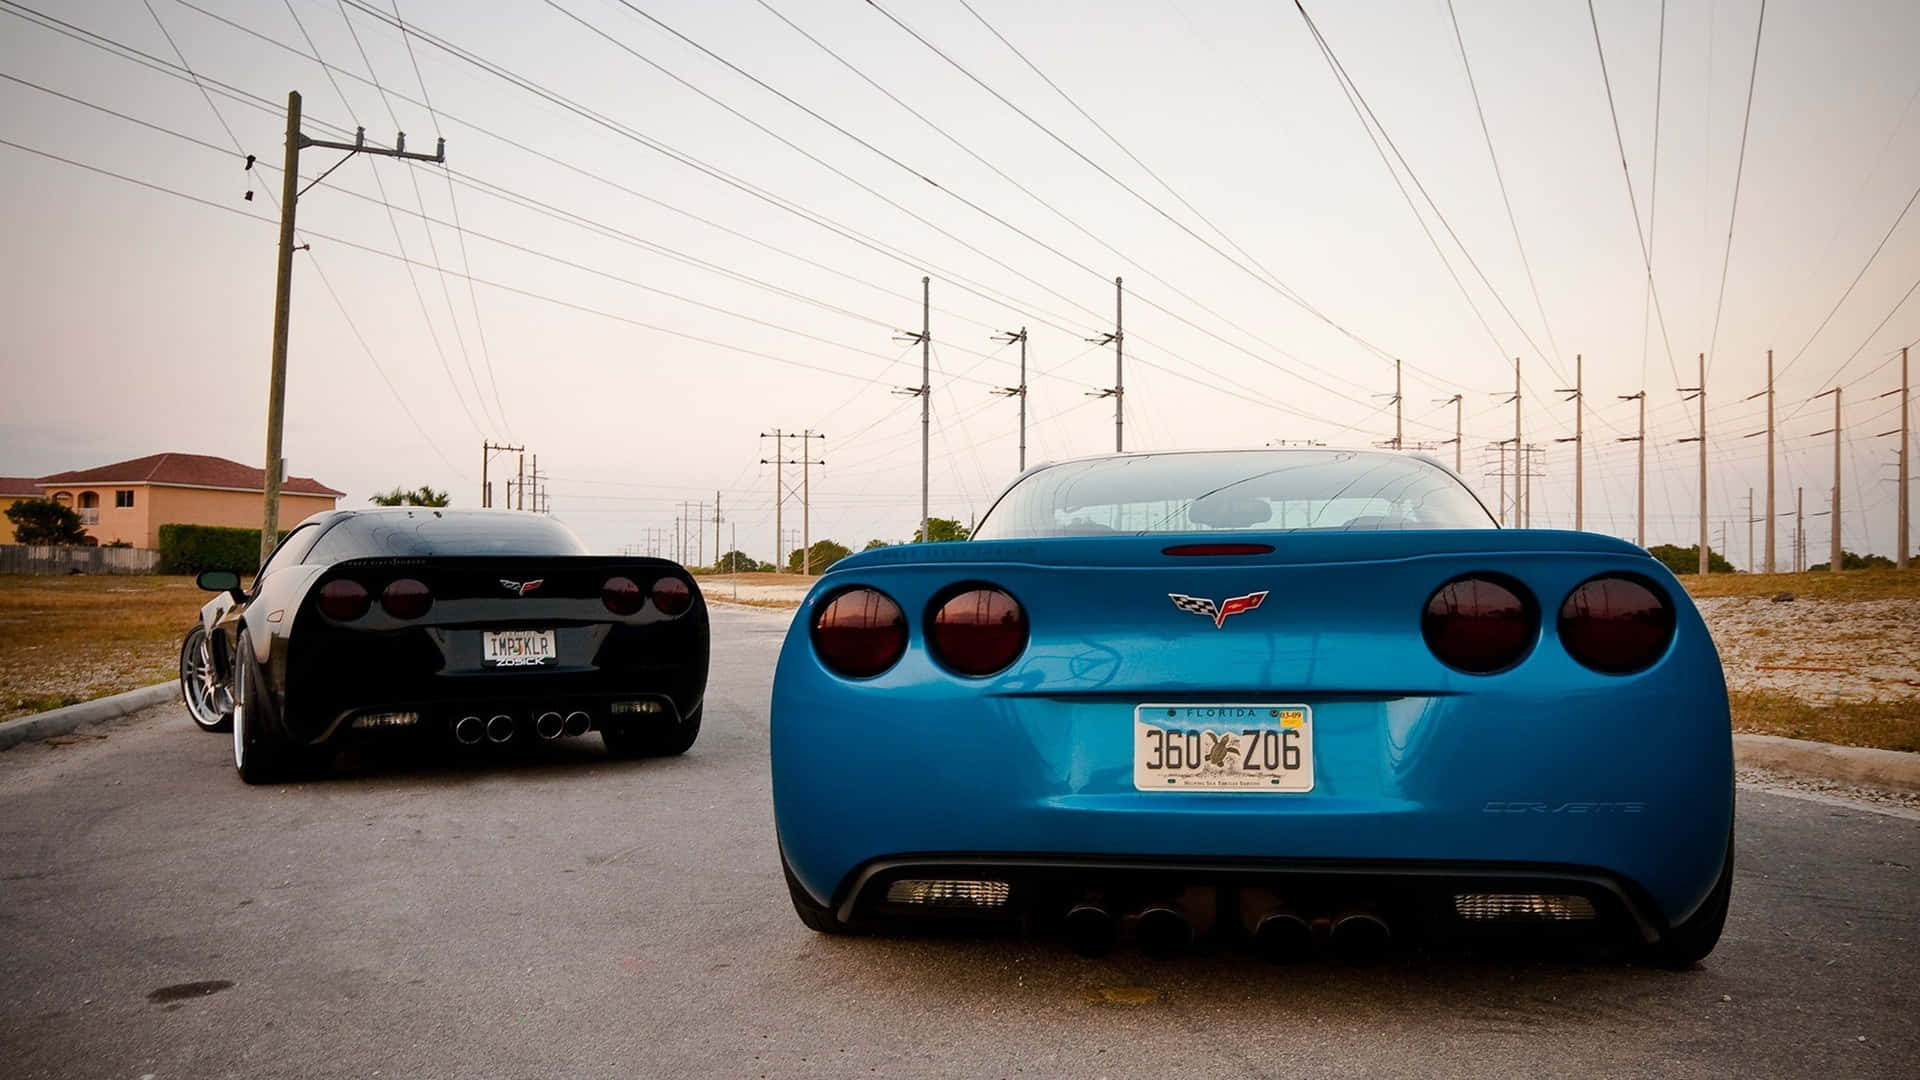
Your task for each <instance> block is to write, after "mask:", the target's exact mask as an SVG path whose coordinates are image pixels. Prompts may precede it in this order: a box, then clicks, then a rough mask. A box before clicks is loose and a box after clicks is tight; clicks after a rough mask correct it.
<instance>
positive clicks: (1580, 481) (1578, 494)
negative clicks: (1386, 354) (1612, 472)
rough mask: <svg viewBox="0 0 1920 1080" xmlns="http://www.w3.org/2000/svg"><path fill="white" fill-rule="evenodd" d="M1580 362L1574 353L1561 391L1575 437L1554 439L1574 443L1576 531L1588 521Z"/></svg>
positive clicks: (1581, 529) (1582, 528)
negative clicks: (1568, 385) (1569, 378)
mask: <svg viewBox="0 0 1920 1080" xmlns="http://www.w3.org/2000/svg"><path fill="white" fill-rule="evenodd" d="M1580 362H1581V358H1580V354H1579V353H1574V354H1573V389H1571V390H1561V391H1560V393H1562V394H1567V395H1570V396H1569V397H1568V399H1567V400H1569V401H1571V402H1573V438H1571V439H1555V440H1553V441H1554V442H1570V443H1572V444H1573V531H1575V532H1581V531H1583V530H1584V529H1585V528H1586V522H1587V518H1586V484H1585V476H1584V474H1583V472H1582V468H1581V459H1582V458H1584V457H1585V456H1586V455H1585V453H1583V451H1584V450H1585V449H1586V441H1585V438H1584V432H1583V429H1582V427H1581V421H1582V419H1583V418H1584V415H1585V413H1586V411H1587V408H1586V403H1585V402H1583V401H1582V400H1581V396H1580V390H1581V386H1582V382H1581V371H1580ZM1396 366H1397V361H1396Z"/></svg>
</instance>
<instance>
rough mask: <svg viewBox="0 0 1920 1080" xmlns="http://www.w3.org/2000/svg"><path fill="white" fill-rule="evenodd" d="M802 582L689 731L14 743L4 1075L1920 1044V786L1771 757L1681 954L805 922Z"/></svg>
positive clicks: (1510, 1067)
mask: <svg viewBox="0 0 1920 1080" xmlns="http://www.w3.org/2000/svg"><path fill="white" fill-rule="evenodd" d="M787 618H788V616H787V615H786V613H783V612H775V613H768V612H760V611H754V610H744V609H738V608H726V609H716V611H715V613H714V619H713V625H714V632H715V641H714V654H715V656H716V657H717V658H719V659H718V661H717V663H716V665H715V668H714V673H713V685H712V690H711V692H710V696H709V698H708V705H707V710H706V730H705V732H704V733H703V734H702V736H701V739H700V742H699V743H698V744H697V745H696V746H695V747H694V749H693V750H692V752H690V753H689V754H688V755H687V756H686V757H684V758H679V759H674V760H668V761H648V762H636V763H614V762H609V761H607V760H606V759H605V758H604V757H603V755H602V754H601V751H600V745H599V740H598V738H597V737H588V738H583V739H578V740H563V741H562V743H560V744H558V745H555V746H549V747H544V748H534V752H529V753H526V754H524V755H522V756H521V757H519V758H518V759H516V760H510V761H504V762H493V763H486V764H467V765H455V764H450V763H446V762H433V761H429V762H422V761H413V762H407V763H394V762H386V763H374V764H369V765H353V764H351V763H349V767H348V768H346V769H344V770H343V771H341V772H339V773H338V774H337V775H334V776H333V777H331V778H329V779H325V780H322V781H316V782H307V783H300V784H293V785H288V786H284V787H277V788H264V789H259V788H247V787H245V786H243V785H242V784H241V783H240V782H239V780H238V779H237V778H236V777H235V776H234V774H233V767H232V762H231V759H230V757H229V752H230V746H229V743H228V740H227V739H225V738H224V737H215V736H207V735H201V734H199V733H197V732H196V731H194V730H193V728H192V726H191V725H190V723H189V721H188V720H187V718H186V716H185V714H184V713H183V712H182V711H181V710H180V709H179V708H178V707H171V706H170V707H167V708H162V709H155V710H150V711H149V712H147V713H145V714H139V715H136V716H134V717H130V718H127V719H125V720H122V721H117V722H114V723H112V724H109V725H107V726H105V727H102V728H91V729H87V730H88V732H90V733H92V734H91V735H88V736H86V737H81V738H77V739H69V740H65V741H63V742H61V743H59V744H30V745H25V746H21V747H19V748H16V749H14V750H11V751H8V752H6V753H4V754H0V1012H3V1013H4V1019H3V1020H0V1074H5V1075H7V1076H13V1077H42V1076H49V1077H53V1076H59V1077H64V1076H74V1077H127V1078H139V1077H145V1076H152V1077H155V1078H169V1077H193V1078H201V1077H228V1076H232V1077H261V1076H302V1077H305V1076H329V1077H330V1076H355V1077H373V1076H380V1077H413V1076H424V1077H438V1076H461V1077H467V1076H476V1077H554V1076H622V1077H624V1076H663V1077H665V1076H671V1077H683V1076H688V1077H690V1076H722V1077H760V1076H851V1075H877V1076H961V1075H965V1076H974V1077H1000V1076H1043V1077H1045V1076H1089V1077H1091V1076H1114V1077H1121V1076H1156V1077H1160V1076H1197V1077H1228V1076H1243V1075H1244V1076H1271V1077H1280V1078H1286V1080H1296V1078H1300V1077H1311V1076H1324V1075H1364V1076H1402V1075H1404V1076H1448V1075H1453V1076H1474V1077H1484V1076H1536V1075H1555V1076H1601V1075H1605V1076H1635V1075H1646V1076H1652V1075H1658V1076H1663V1077H1688V1076H1735V1075H1738V1076H1815V1075H1817V1076H1820V1077H1822V1078H1823V1080H1831V1078H1836V1077H1846V1076H1876V1077H1888V1076H1915V1075H1920V1023H1916V1021H1920V869H1917V868H1920V821H1916V820H1915V819H1914V815H1912V814H1911V812H1909V813H1908V814H1907V815H1906V816H1895V815H1890V814H1884V813H1878V812H1874V811H1871V810H1868V809H1865V808H1862V807H1859V806H1855V805H1848V804H1841V803H1835V802H1831V801H1830V802H1814V801H1809V800H1807V799H1803V798H1795V797H1789V796H1787V795H1782V794H1774V793H1769V792H1764V791H1759V790H1755V789H1748V788H1743V789H1742V791H1741V801H1740V814H1739V825H1738V843H1739V851H1740V863H1739V870H1738V877H1737V879H1736V883H1735V892H1734V906H1733V915H1732V919H1731V921H1730V923H1729V925H1728V928H1727V935H1726V937H1725V938H1724V939H1723V941H1722V943H1721V945H1720V948H1719V950H1718V951H1717V952H1715V953H1714V954H1713V955H1712V956H1711V957H1709V958H1708V960H1707V962H1706V963H1705V965H1703V966H1702V967H1701V968H1699V969H1697V970H1695V971H1692V972H1688V973H1682V974H1675V973H1670V972H1662V971H1645V970H1638V969H1633V968H1628V967H1623V966H1616V965H1606V964H1599V965H1593V964H1581V963H1576V962H1572V961H1570V960H1567V959H1565V958H1562V959H1558V960H1554V959H1535V960H1526V959H1515V960H1508V961H1500V962H1495V961H1488V960H1475V959H1464V958H1459V957H1453V958H1448V957H1431V956H1420V955H1416V956H1406V957H1399V958H1396V959H1394V960H1392V961H1390V962H1388V963H1386V964H1385V965H1383V966H1381V967H1378V968H1373V969H1368V970H1347V969H1343V968H1338V967H1333V966H1327V965H1314V964H1310V965H1306V966H1302V967H1287V968H1276V967H1272V966H1269V965H1266V964H1264V963H1262V962H1259V961H1256V960H1253V959H1250V958H1247V957H1243V956H1238V955H1228V954H1218V953H1215V954H1193V955H1189V956H1187V957H1184V958H1181V959H1178V960H1174V961H1170V962H1166V963H1156V962H1153V961H1149V960H1146V959H1144V958H1142V957H1140V956H1138V955H1137V954H1131V953H1124V952H1123V953H1118V954H1115V955H1114V956H1112V957H1109V958H1106V959H1102V960H1097V961H1089V960H1082V959H1080V958H1078V957H1076V956H1074V955H1072V954H1071V953H1069V952H1068V951H1067V950H1066V949H1065V948H1064V947H1062V946H1060V945H1057V944H1048V943H1027V942H1022V941H1019V940H1017V939H991V940H954V939H951V938H918V939H873V938H848V939H828V938H823V937H819V936H816V935H814V934H812V933H810V932H809V931H807V930H806V929H804V928H803V927H802V926H801V925H800V923H799V922H798V921H797V920H796V919H795V918H794V916H793V913H792V910H791V908H790V907H789V906H788V903H787V897H786V893H785V889H784V887H783V885H782V882H781V879H780V872H779V869H778V865H777V863H776V859H775V853H774V844H773V832H772V814H771V809H770V802H769V796H768V782H767V755H766V750H765V738H766V731H767V699H768V682H769V679H770V677H771V671H772V667H773V657H774V653H775V651H776V650H777V648H778V646H779V642H780V639H781V636H782V635H783V634H784V632H785V627H786V620H787Z"/></svg>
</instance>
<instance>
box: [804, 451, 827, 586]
mask: <svg viewBox="0 0 1920 1080" xmlns="http://www.w3.org/2000/svg"><path fill="white" fill-rule="evenodd" d="M824 438H826V436H825V435H821V434H819V433H817V432H815V431H814V430H813V429H812V428H808V429H806V431H804V432H803V433H802V434H801V436H800V572H801V573H803V574H811V573H813V532H812V529H813V497H812V495H811V494H809V487H808V483H809V481H808V479H807V477H808V475H809V471H808V466H810V465H825V464H826V461H824V460H820V461H815V460H814V457H813V440H815V439H824Z"/></svg>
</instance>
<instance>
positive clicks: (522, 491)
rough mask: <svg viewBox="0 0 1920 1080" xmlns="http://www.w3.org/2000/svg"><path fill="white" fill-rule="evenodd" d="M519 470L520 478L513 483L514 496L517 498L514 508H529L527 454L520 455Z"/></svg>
mask: <svg viewBox="0 0 1920 1080" xmlns="http://www.w3.org/2000/svg"><path fill="white" fill-rule="evenodd" d="M519 471H520V475H519V479H518V480H517V481H515V482H514V485H513V497H514V499H515V500H516V501H515V503H514V507H513V508H514V509H515V510H525V509H526V508H527V455H525V454H521V455H520V465H519Z"/></svg>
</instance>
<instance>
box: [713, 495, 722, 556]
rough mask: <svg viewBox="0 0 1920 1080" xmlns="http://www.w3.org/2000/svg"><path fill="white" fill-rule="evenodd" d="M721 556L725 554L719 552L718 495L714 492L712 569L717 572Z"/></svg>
mask: <svg viewBox="0 0 1920 1080" xmlns="http://www.w3.org/2000/svg"><path fill="white" fill-rule="evenodd" d="M723 554H725V552H723V551H721V550H720V493H719V492H717V491H716V492H714V493H713V565H714V569H716V570H717V569H719V568H720V556H721V555H723Z"/></svg>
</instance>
